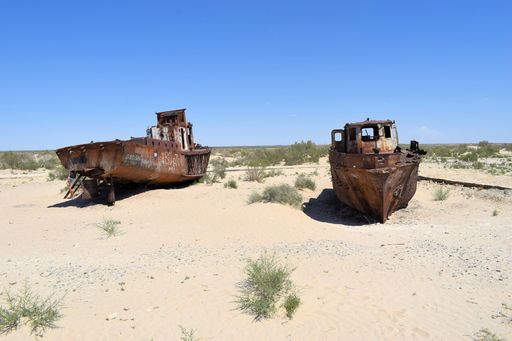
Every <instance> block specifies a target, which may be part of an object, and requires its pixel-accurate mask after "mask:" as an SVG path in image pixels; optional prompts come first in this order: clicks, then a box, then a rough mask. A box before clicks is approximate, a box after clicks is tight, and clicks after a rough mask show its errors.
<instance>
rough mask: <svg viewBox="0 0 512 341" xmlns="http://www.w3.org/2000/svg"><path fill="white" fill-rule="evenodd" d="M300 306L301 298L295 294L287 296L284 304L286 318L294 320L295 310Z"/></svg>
mask: <svg viewBox="0 0 512 341" xmlns="http://www.w3.org/2000/svg"><path fill="white" fill-rule="evenodd" d="M299 305H300V297H299V296H297V294H296V293H295V292H293V293H291V294H289V295H288V296H286V299H285V300H284V303H283V308H284V309H285V310H286V317H288V318H289V319H290V320H291V319H292V318H293V314H295V310H297V308H298V307H299Z"/></svg>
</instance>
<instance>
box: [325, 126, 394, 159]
mask: <svg viewBox="0 0 512 341" xmlns="http://www.w3.org/2000/svg"><path fill="white" fill-rule="evenodd" d="M331 143H332V145H331V148H332V149H333V150H335V151H337V152H340V153H348V154H389V153H394V152H396V151H397V148H399V147H398V133H397V130H396V126H395V121H392V120H370V119H367V120H366V121H363V122H356V123H347V124H346V125H345V128H344V129H335V130H333V131H332V132H331Z"/></svg>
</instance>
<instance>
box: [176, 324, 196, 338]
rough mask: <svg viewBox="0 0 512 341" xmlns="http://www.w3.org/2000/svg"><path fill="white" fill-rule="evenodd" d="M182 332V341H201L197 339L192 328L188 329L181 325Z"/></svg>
mask: <svg viewBox="0 0 512 341" xmlns="http://www.w3.org/2000/svg"><path fill="white" fill-rule="evenodd" d="M180 331H181V337H180V340H181V341H199V338H197V337H196V335H195V334H196V333H195V330H194V329H192V328H190V329H187V328H185V327H183V326H181V325H180Z"/></svg>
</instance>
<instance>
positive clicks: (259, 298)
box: [236, 253, 300, 320]
mask: <svg viewBox="0 0 512 341" xmlns="http://www.w3.org/2000/svg"><path fill="white" fill-rule="evenodd" d="M294 270H295V268H292V267H291V266H290V265H288V264H284V263H280V262H279V261H278V260H277V259H276V257H275V255H269V254H267V253H264V254H262V255H261V256H260V257H259V258H258V259H256V260H251V259H249V260H248V261H247V265H246V267H245V275H246V278H245V279H244V280H242V282H240V283H239V290H240V295H239V296H238V297H237V300H236V303H237V305H238V309H239V310H241V311H243V312H245V313H248V314H249V315H252V316H254V319H255V320H261V319H263V318H270V317H272V316H274V314H275V313H276V311H277V307H278V303H279V302H280V301H281V299H282V298H283V297H284V296H286V295H287V294H288V293H290V292H291V291H292V290H293V286H294V285H293V282H292V281H291V279H290V275H291V274H292V272H293V271H294ZM292 295H293V294H292ZM290 296H291V295H290ZM297 300H298V302H297ZM286 301H289V302H288V309H290V318H291V316H293V312H294V311H295V309H297V307H298V304H299V303H300V299H298V297H296V298H287V300H286ZM286 301H285V303H286ZM292 301H294V302H292ZM285 309H286V308H285ZM288 309H286V310H287V315H288Z"/></svg>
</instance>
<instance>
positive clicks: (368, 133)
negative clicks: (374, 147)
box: [361, 126, 379, 141]
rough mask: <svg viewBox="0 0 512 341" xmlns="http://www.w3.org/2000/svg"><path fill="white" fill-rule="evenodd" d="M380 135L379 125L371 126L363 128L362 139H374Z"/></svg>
mask: <svg viewBox="0 0 512 341" xmlns="http://www.w3.org/2000/svg"><path fill="white" fill-rule="evenodd" d="M378 137H379V130H378V127H377V126H369V127H363V128H361V140H363V141H373V140H375V139H377V138H378Z"/></svg>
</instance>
